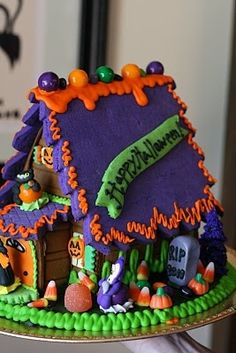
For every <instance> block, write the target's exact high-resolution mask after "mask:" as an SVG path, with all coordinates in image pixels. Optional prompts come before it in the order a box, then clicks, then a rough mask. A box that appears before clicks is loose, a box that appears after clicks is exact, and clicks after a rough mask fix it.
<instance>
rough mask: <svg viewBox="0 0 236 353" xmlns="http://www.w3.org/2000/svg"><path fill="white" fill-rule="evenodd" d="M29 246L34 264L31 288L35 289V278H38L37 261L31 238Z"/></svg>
mask: <svg viewBox="0 0 236 353" xmlns="http://www.w3.org/2000/svg"><path fill="white" fill-rule="evenodd" d="M29 246H30V249H31V254H32V257H33V264H34V283H33V289H37V279H38V261H37V253H36V247H35V244H34V241H33V240H29Z"/></svg>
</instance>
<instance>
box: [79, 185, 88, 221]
mask: <svg viewBox="0 0 236 353" xmlns="http://www.w3.org/2000/svg"><path fill="white" fill-rule="evenodd" d="M78 201H79V208H80V209H81V211H82V213H83V214H84V215H86V214H87V213H88V202H87V198H86V190H85V189H80V191H79V194H78Z"/></svg>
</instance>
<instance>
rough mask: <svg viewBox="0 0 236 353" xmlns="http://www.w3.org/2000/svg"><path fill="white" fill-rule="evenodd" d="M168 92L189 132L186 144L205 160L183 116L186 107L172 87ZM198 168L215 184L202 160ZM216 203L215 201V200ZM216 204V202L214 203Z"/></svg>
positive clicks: (189, 123)
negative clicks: (178, 105) (178, 107)
mask: <svg viewBox="0 0 236 353" xmlns="http://www.w3.org/2000/svg"><path fill="white" fill-rule="evenodd" d="M168 92H169V93H170V94H172V96H173V98H174V99H175V100H176V101H177V102H178V103H179V104H180V105H181V106H182V109H181V110H180V112H179V116H180V118H181V119H182V120H183V122H184V124H185V125H186V126H187V127H188V129H189V130H190V131H191V132H190V134H189V135H188V137H187V142H188V144H189V145H191V146H192V148H193V149H194V150H195V151H196V152H197V153H198V154H199V156H201V157H202V158H205V155H204V152H203V150H202V149H201V147H200V146H199V145H198V144H197V142H196V141H194V140H193V135H194V133H195V132H196V129H195V128H194V127H193V126H192V124H191V122H190V121H189V120H188V118H187V117H186V116H185V115H184V113H185V111H186V109H187V106H186V104H185V103H184V102H183V101H182V100H181V98H180V97H178V96H177V94H176V93H175V92H174V91H173V89H172V86H171V85H168ZM198 167H199V169H201V171H202V173H203V175H204V176H205V177H207V179H208V181H209V182H210V183H213V184H214V183H216V182H217V180H216V179H215V178H214V177H213V176H212V175H211V174H210V172H209V171H208V169H207V168H206V167H205V165H204V162H203V160H200V161H199V162H198ZM215 201H216V200H215ZM216 202H217V203H218V201H216ZM218 207H219V208H220V209H222V207H221V206H220V204H219V203H218Z"/></svg>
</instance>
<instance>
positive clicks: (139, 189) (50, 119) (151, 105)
mask: <svg viewBox="0 0 236 353" xmlns="http://www.w3.org/2000/svg"><path fill="white" fill-rule="evenodd" d="M117 85H119V83H118V82H117ZM143 93H144V94H145V96H146V97H147V100H148V104H147V105H145V106H140V105H139V104H137V103H136V102H135V99H134V96H133V95H132V94H125V93H124V94H122V95H116V94H114V93H113V92H112V94H106V95H107V96H106V97H100V98H99V100H98V101H97V104H96V109H94V110H88V109H87V108H86V107H85V105H84V104H83V102H82V101H81V100H80V99H72V100H71V101H70V102H68V105H67V111H65V112H64V113H58V112H57V113H56V112H54V111H52V110H51V109H50V108H49V107H48V106H47V102H45V100H44V99H41V101H40V99H39V97H37V100H39V103H38V104H35V105H34V106H33V107H35V106H36V107H37V108H32V116H33V118H31V117H30V113H29V112H28V115H27V117H26V118H24V121H25V123H27V122H30V123H29V125H31V126H34V124H35V126H37V128H38V127H39V126H40V125H39V121H40V122H41V123H42V124H43V137H44V139H45V141H46V143H47V145H53V147H54V150H53V158H54V163H53V164H54V169H55V171H56V172H58V174H59V182H60V186H61V189H62V191H63V193H64V194H66V195H70V196H71V208H72V213H73V216H74V219H75V220H76V221H79V220H81V219H83V220H84V235H85V239H86V242H87V243H89V244H91V245H93V246H94V247H95V248H97V249H98V250H99V251H101V252H103V253H108V252H109V249H110V246H111V245H115V246H118V247H119V248H121V249H126V248H127V246H128V245H129V244H130V243H131V244H132V242H133V241H134V239H135V240H137V241H140V242H143V243H147V242H152V241H155V240H156V238H157V237H158V236H160V235H164V236H167V237H170V236H172V235H174V234H178V233H180V232H189V231H190V230H193V229H196V228H198V227H199V223H200V221H201V219H202V217H203V216H204V214H205V213H208V212H209V211H210V210H211V209H212V208H214V207H215V206H217V207H219V208H220V205H219V204H218V202H217V201H216V200H215V199H214V197H213V195H212V194H211V193H210V191H209V187H210V186H211V185H212V184H213V181H214V179H213V178H212V177H211V176H210V175H209V173H208V172H207V170H206V169H205V167H204V165H203V162H202V161H203V154H202V152H201V150H200V148H199V147H198V146H197V144H196V143H195V142H193V141H192V137H193V134H194V132H193V129H192V128H191V125H190V124H189V123H188V122H187V119H186V118H185V117H184V111H185V109H186V106H185V104H184V103H183V102H182V101H181V100H180V99H179V98H178V97H176V95H175V93H174V92H173V91H172V89H171V86H170V85H169V84H164V85H158V84H157V85H155V87H152V88H150V87H144V89H143ZM104 95H105V94H104ZM52 97H53V96H52ZM52 99H53V98H52ZM36 112H37V114H38V118H37V119H36ZM176 114H177V115H179V116H180V123H181V125H182V126H183V127H185V129H186V128H187V129H188V130H189V134H188V136H187V137H185V138H184V139H183V140H182V141H181V142H180V143H179V144H178V145H176V147H175V148H174V149H172V150H171V151H170V152H169V153H168V154H167V155H166V156H165V157H164V158H162V159H160V160H159V161H158V162H156V163H155V164H154V165H152V166H151V167H149V168H148V169H146V170H145V171H144V172H143V173H142V174H140V175H139V176H138V177H136V178H135V180H134V181H133V182H132V183H131V184H130V185H129V187H128V190H127V193H126V195H125V202H124V208H123V210H122V213H121V215H120V216H119V217H118V218H117V219H113V218H111V217H110V216H109V215H108V212H107V209H106V208H105V207H98V206H96V205H95V201H96V198H97V193H98V191H99V189H100V187H101V185H102V177H103V175H104V173H105V171H106V169H107V167H108V166H109V164H110V162H111V161H112V160H113V159H114V158H115V157H116V156H117V155H118V154H119V153H120V152H121V151H123V150H124V149H125V148H127V147H128V146H130V145H131V144H132V143H133V142H135V141H137V140H138V139H140V138H142V137H143V136H144V135H146V134H148V133H149V132H150V131H152V130H153V129H155V128H156V127H157V126H159V125H161V124H162V123H163V122H164V121H166V119H168V118H169V117H171V116H173V115H176ZM17 141H19V138H18V139H17ZM19 145H20V144H18V148H19V149H20V146H19ZM65 145H66V146H67V147H66V148H67V151H69V153H70V157H71V160H70V161H68V163H66V162H65V149H63V148H65ZM27 147H28V146H27ZM24 149H25V146H24ZM5 168H6V167H5ZM11 170H12V167H11ZM8 174H10V175H11V176H12V175H13V173H12V172H11V173H8ZM81 195H84V200H86V204H87V205H88V207H87V208H88V209H87V208H86V210H85V209H83V207H81V202H80V201H81V199H80V197H81ZM153 234H154V235H153Z"/></svg>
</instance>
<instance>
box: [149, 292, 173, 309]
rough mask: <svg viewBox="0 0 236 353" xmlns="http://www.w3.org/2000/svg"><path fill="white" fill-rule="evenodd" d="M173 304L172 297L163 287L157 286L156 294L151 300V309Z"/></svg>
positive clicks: (169, 306)
mask: <svg viewBox="0 0 236 353" xmlns="http://www.w3.org/2000/svg"><path fill="white" fill-rule="evenodd" d="M172 306H173V301H172V299H171V297H170V296H169V295H168V294H166V293H165V290H164V288H163V287H159V288H157V292H156V294H153V296H152V298H151V302H150V308H151V309H166V308H171V307H172Z"/></svg>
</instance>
